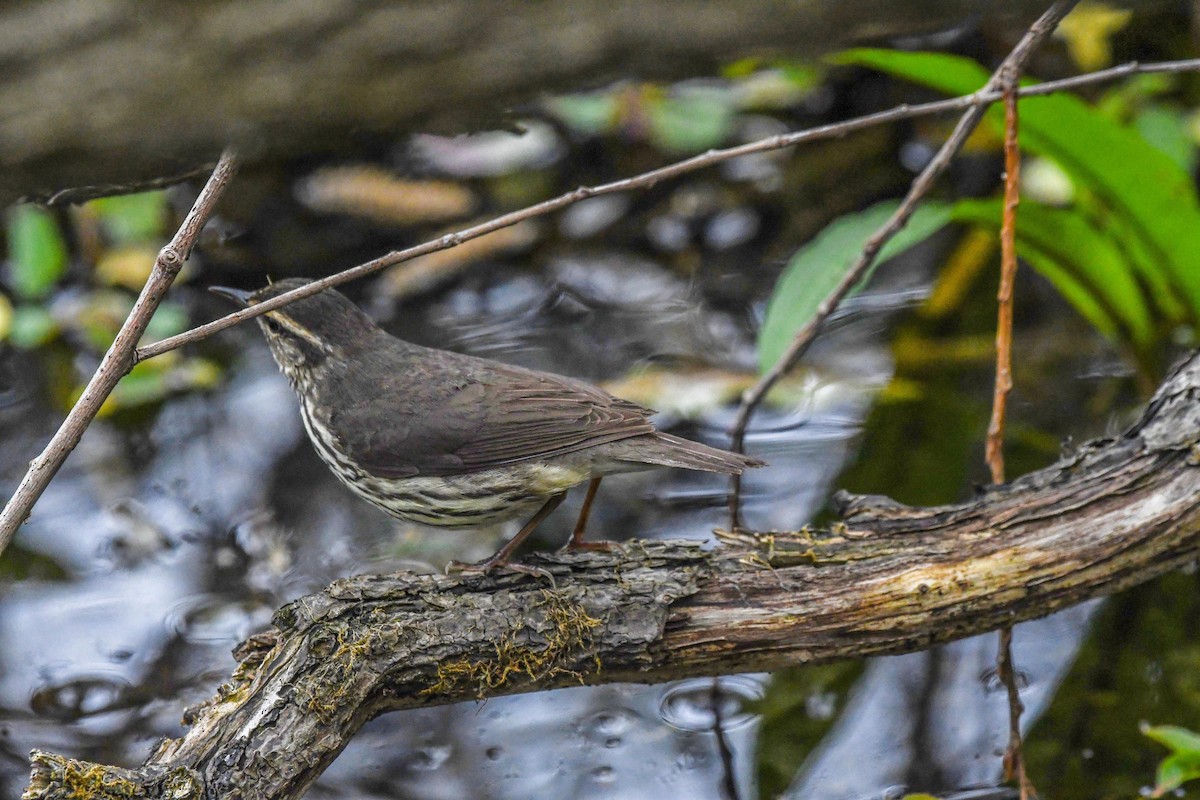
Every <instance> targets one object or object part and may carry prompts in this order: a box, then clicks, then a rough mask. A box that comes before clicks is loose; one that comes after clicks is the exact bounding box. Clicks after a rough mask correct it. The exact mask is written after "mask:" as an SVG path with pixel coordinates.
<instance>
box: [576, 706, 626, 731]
mask: <svg viewBox="0 0 1200 800" xmlns="http://www.w3.org/2000/svg"><path fill="white" fill-rule="evenodd" d="M633 720H634V716H633V713H632V712H630V711H626V710H625V709H621V708H616V709H605V710H604V711H597V712H596V713H595V714H592V715H591V716H590V717H588V718H587V719H586V720H585V721H584V727H585V729H586V730H587V731H588V732H590V733H593V734H595V735H596V736H599V737H602V738H610V737H613V736H620V735H621V734H622V733H624V732H625V731H627V730H629V728H630V726H632V725H633Z"/></svg>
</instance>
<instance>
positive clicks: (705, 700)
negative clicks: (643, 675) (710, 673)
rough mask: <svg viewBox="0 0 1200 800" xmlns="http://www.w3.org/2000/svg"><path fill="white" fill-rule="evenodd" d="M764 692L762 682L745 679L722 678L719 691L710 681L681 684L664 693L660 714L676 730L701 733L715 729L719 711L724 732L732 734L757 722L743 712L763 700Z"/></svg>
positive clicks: (688, 681) (718, 687)
mask: <svg viewBox="0 0 1200 800" xmlns="http://www.w3.org/2000/svg"><path fill="white" fill-rule="evenodd" d="M762 691H763V689H762V684H761V683H760V682H759V681H758V680H756V679H754V678H751V677H749V676H744V675H732V676H727V677H723V678H719V679H718V681H717V688H716V691H714V688H713V681H712V680H711V679H709V678H696V679H694V680H687V681H680V682H679V683H677V684H675V685H674V686H672V687H671V688H669V689H668V690H667V691H666V692H664V693H663V698H662V701H661V703H660V704H659V714H660V715H661V717H662V720H663V722H665V723H667V724H668V725H670V726H671V727H672V728H676V729H678V730H681V731H697V732H699V731H711V730H712V729H713V726H714V724H715V723H716V719H717V714H716V713H715V712H717V711H719V712H720V718H721V726H722V728H723V729H724V730H726V731H730V730H733V729H735V728H740V727H742V726H743V725H747V724H749V723H751V722H753V721H754V720H755V719H757V715H755V714H751V713H748V712H746V711H745V710H743V709H744V707H745V704H746V703H747V702H748V701H750V700H757V699H759V698H760V697H762ZM714 701H715V703H716V704H717V705H716V708H715V709H714Z"/></svg>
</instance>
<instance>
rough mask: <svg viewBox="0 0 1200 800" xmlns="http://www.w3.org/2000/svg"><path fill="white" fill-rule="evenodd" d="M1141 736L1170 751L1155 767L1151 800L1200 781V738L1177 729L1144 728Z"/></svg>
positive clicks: (1162, 726) (1170, 727)
mask: <svg viewBox="0 0 1200 800" xmlns="http://www.w3.org/2000/svg"><path fill="white" fill-rule="evenodd" d="M1142 733H1144V734H1145V735H1147V736H1149V737H1150V738H1151V739H1153V740H1154V741H1156V742H1158V743H1160V744H1164V745H1166V746H1167V747H1169V748H1170V749H1171V755H1169V756H1167V757H1166V758H1164V759H1163V760H1162V762H1161V763H1160V764H1159V765H1158V775H1157V777H1156V779H1155V787H1154V795H1153V796H1154V797H1162V796H1163V795H1164V794H1166V793H1167V792H1169V791H1172V790H1173V789H1177V788H1178V787H1180V786H1182V785H1183V784H1184V783H1186V782H1187V781H1192V780H1196V779H1197V778H1200V734H1196V733H1193V732H1192V731H1189V730H1188V729H1187V728H1180V727H1178V726H1176V725H1158V726H1155V727H1150V726H1146V727H1143V728H1142Z"/></svg>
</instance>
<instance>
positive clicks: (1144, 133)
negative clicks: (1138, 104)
mask: <svg viewBox="0 0 1200 800" xmlns="http://www.w3.org/2000/svg"><path fill="white" fill-rule="evenodd" d="M1133 125H1134V127H1135V128H1136V129H1137V132H1138V133H1139V134H1140V135H1141V137H1142V138H1143V139H1145V140H1146V141H1147V142H1149V143H1150V144H1152V145H1154V146H1155V147H1157V148H1158V149H1159V150H1161V151H1163V152H1164V153H1166V155H1167V157H1168V158H1170V159H1171V160H1172V161H1174V162H1175V163H1176V164H1177V165H1179V168H1180V169H1182V170H1185V171H1187V172H1188V173H1191V171H1192V170H1193V169H1195V167H1196V145H1195V144H1194V143H1193V142H1192V138H1191V136H1189V135H1188V131H1187V123H1186V122H1185V121H1184V118H1183V113H1182V112H1180V111H1178V110H1177V109H1173V108H1168V107H1167V106H1160V105H1154V106H1149V107H1148V108H1146V109H1144V110H1143V111H1142V112H1141V113H1140V114H1138V115H1137V117H1136V118H1135V119H1134V121H1133Z"/></svg>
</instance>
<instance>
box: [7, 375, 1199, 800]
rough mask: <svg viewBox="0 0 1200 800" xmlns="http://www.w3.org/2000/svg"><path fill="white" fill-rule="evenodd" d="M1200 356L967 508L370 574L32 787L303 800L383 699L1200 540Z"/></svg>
mask: <svg viewBox="0 0 1200 800" xmlns="http://www.w3.org/2000/svg"><path fill="white" fill-rule="evenodd" d="M1198 395H1200V356H1194V357H1193V358H1191V359H1190V360H1189V361H1188V362H1186V363H1185V364H1184V365H1183V366H1182V367H1180V368H1179V369H1178V370H1177V371H1176V372H1175V373H1174V374H1173V375H1172V376H1171V377H1170V378H1169V379H1168V380H1167V382H1166V383H1164V385H1163V387H1162V388H1161V389H1160V390H1159V392H1158V393H1157V394H1156V395H1155V397H1154V399H1153V400H1152V402H1151V403H1150V405H1149V407H1148V409H1147V410H1146V413H1145V415H1144V417H1143V419H1142V420H1141V421H1140V422H1139V423H1138V424H1137V425H1136V426H1135V427H1134V428H1133V429H1131V430H1130V431H1129V432H1128V433H1127V434H1126V435H1124V436H1122V437H1121V438H1119V439H1112V440H1101V441H1096V442H1092V443H1090V444H1087V445H1085V446H1084V447H1082V448H1080V449H1079V450H1078V451H1077V452H1075V453H1073V454H1071V455H1069V456H1067V457H1065V458H1063V459H1062V460H1061V461H1059V462H1058V463H1056V464H1055V465H1053V466H1051V467H1048V468H1046V469H1044V470H1040V471H1038V472H1036V473H1032V474H1030V475H1027V476H1025V477H1024V478H1021V479H1019V480H1017V481H1014V482H1012V483H1010V484H1006V485H1004V486H998V487H992V488H990V489H988V490H987V491H986V492H984V493H983V494H981V495H980V496H979V497H977V498H975V499H973V500H971V501H970V502H967V503H963V504H961V505H956V506H942V507H934V508H910V507H906V506H902V505H900V504H897V503H894V502H892V501H889V500H887V499H886V498H868V497H849V496H844V497H843V498H841V499H842V503H843V509H844V512H845V522H844V523H839V524H837V525H835V526H833V527H832V528H831V529H829V530H801V531H795V532H788V533H739V534H725V535H724V536H723V537H722V538H723V539H724V543H723V545H722V546H721V547H718V548H716V549H715V550H705V549H704V548H703V547H701V546H699V545H698V544H695V543H690V542H639V541H635V542H631V543H629V544H628V545H626V546H625V548H624V550H623V552H621V553H604V554H602V553H568V554H557V555H548V554H539V555H537V556H535V557H533V558H532V559H531V560H533V561H534V563H536V564H537V565H538V566H540V567H543V568H544V569H546V570H548V571H550V572H551V573H552V574H553V575H554V577H555V582H554V585H551V584H550V583H548V582H547V581H545V580H541V579H537V578H532V577H530V576H526V575H517V574H503V575H497V576H494V577H446V576H440V575H409V574H400V575H372V576H360V577H354V578H347V579H344V580H339V581H336V582H335V583H333V584H331V585H330V586H329V587H328V588H326V590H325V591H323V592H321V593H319V594H315V595H311V596H308V597H304V598H301V599H300V600H297V601H295V602H293V603H290V604H289V605H287V606H285V607H283V608H282V609H280V611H279V612H278V613H277V614H276V616H275V620H274V624H275V629H274V630H273V631H271V632H269V633H267V634H264V635H262V636H259V637H256V638H255V639H253V640H251V641H250V642H247V643H245V644H244V645H243V646H242V647H241V648H239V650H238V652H237V653H236V656H237V658H238V660H239V662H240V663H239V665H238V667H237V669H236V670H235V671H234V674H233V677H232V679H231V680H230V682H229V683H227V684H225V685H223V686H222V687H221V688H220V689H219V690H218V692H217V695H216V697H215V698H213V700H211V701H210V702H209V703H207V704H205V705H204V706H202V707H199V708H196V709H192V710H189V712H188V714H187V715H186V719H185V721H187V722H189V723H190V724H191V725H192V728H191V730H190V731H189V732H188V734H187V735H186V736H185V737H184V738H183V739H180V740H168V741H165V742H163V743H162V744H161V745H160V746H159V747H158V749H157V750H156V751H155V752H154V753H153V754H152V755H151V756H150V758H149V759H148V760H147V762H146V764H145V765H144V766H142V767H141V768H139V769H136V770H124V769H118V768H114V767H106V766H101V765H96V764H89V763H87V762H79V761H75V760H72V759H69V758H65V757H63V756H58V755H52V754H49V753H43V752H35V753H34V756H33V764H34V768H33V774H32V778H31V783H30V787H29V789H28V790H27V792H26V794H25V797H26V798H27V800H34V799H35V798H39V799H40V798H80V797H97V798H109V797H112V798H116V797H130V796H138V797H141V796H146V797H152V798H153V797H171V798H173V799H174V800H185V799H186V798H192V797H195V798H199V797H210V798H211V797H227V796H229V797H240V798H246V799H247V800H249V799H250V798H294V797H298V796H299V795H300V794H301V793H302V792H303V791H304V789H305V788H306V787H307V786H308V785H309V784H310V783H311V782H312V781H313V780H314V779H315V778H316V777H317V776H318V775H319V774H320V773H321V771H322V769H323V768H324V767H325V766H327V765H328V764H329V763H330V762H331V761H332V760H333V759H334V757H335V756H336V755H337V754H338V752H340V751H341V749H342V748H343V747H344V746H345V745H346V743H347V742H348V740H349V739H350V737H351V736H353V734H354V732H355V731H356V730H358V728H359V727H360V726H361V725H362V724H363V723H364V722H366V721H367V720H369V719H371V718H372V717H374V716H376V715H377V714H380V713H382V712H385V711H390V710H395V709H402V708H413V707H418V706H425V705H431V704H438V703H449V702H454V701H460V700H465V699H471V698H485V697H491V696H497V695H502V694H511V693H517V692H524V691H530V690H534V689H547V688H551V687H556V686H567V685H572V684H579V683H585V684H597V683H606V682H615V681H638V682H658V681H666V680H673V679H676V678H682V677H686V676H696V675H711V674H719V673H730V672H739V671H761V670H773V669H778V668H781V667H786V666H791V665H796V664H805V663H812V662H818V661H828V660H831V659H839V658H848V657H852V656H854V657H857V656H865V655H881V654H890V653H903V652H908V651H912V650H917V649H921V648H926V647H929V646H931V645H933V644H936V643H939V642H945V641H949V640H952V639H958V638H961V637H965V636H971V635H974V634H977V633H981V632H983V631H987V630H991V629H994V628H998V627H1000V626H1002V625H1011V624H1013V623H1015V622H1019V621H1021V620H1025V619H1031V618H1034V617H1039V616H1043V615H1046V614H1049V613H1051V612H1053V611H1056V610H1058V609H1061V608H1063V607H1065V606H1069V605H1072V604H1075V603H1079V602H1081V601H1083V600H1086V599H1089V598H1092V597H1096V596H1100V595H1104V594H1111V593H1112V592H1116V591H1120V590H1121V589H1124V588H1126V587H1129V586H1132V585H1134V584H1137V583H1139V582H1142V581H1146V580H1148V579H1150V578H1153V577H1155V576H1157V575H1159V574H1161V573H1163V572H1166V571H1168V570H1171V569H1175V568H1178V567H1181V566H1183V565H1185V564H1188V563H1191V562H1193V561H1194V560H1195V559H1196V558H1197V554H1198V552H1200V536H1198V535H1197V532H1198V530H1200V469H1197V466H1198V465H1200V449H1197V440H1198V435H1197V432H1198V431H1200V425H1198V423H1200V404H1197V403H1196V400H1195V398H1196V397H1197V396H1198Z"/></svg>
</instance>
